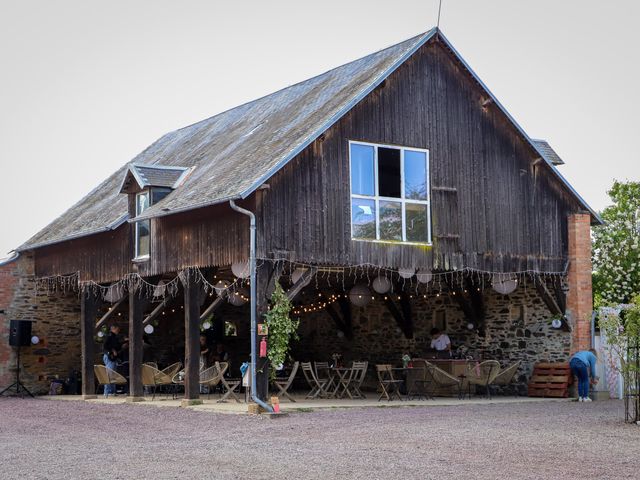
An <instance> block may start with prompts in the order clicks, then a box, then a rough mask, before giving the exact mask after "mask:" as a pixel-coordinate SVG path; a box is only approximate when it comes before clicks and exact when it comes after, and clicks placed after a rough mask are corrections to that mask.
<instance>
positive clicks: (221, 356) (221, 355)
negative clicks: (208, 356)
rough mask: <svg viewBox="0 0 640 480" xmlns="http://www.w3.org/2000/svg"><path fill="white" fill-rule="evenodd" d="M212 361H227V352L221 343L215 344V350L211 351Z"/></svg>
mask: <svg viewBox="0 0 640 480" xmlns="http://www.w3.org/2000/svg"><path fill="white" fill-rule="evenodd" d="M213 361H214V362H227V361H229V354H228V353H227V351H226V350H225V348H224V345H223V344H222V343H218V344H217V345H216V351H215V352H214V353H213Z"/></svg>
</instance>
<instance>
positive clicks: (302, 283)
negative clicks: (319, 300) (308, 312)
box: [287, 267, 318, 301]
mask: <svg viewBox="0 0 640 480" xmlns="http://www.w3.org/2000/svg"><path fill="white" fill-rule="evenodd" d="M317 271H318V269H317V268H316V267H309V268H308V269H307V271H306V272H304V273H303V274H302V276H301V277H300V278H299V279H298V281H297V282H296V283H295V284H293V285H292V286H291V288H290V289H289V290H287V298H288V299H289V301H292V300H293V299H294V298H296V297H297V296H298V294H299V293H300V292H301V291H302V289H303V288H304V287H306V286H307V284H308V283H309V281H311V279H312V278H313V277H314V276H315V274H316V272H317Z"/></svg>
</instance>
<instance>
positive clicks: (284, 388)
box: [271, 362, 300, 403]
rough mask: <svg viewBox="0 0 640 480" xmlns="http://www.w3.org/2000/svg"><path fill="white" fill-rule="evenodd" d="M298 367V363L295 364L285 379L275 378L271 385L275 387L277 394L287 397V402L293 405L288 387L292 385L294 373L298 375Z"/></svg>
mask: <svg viewBox="0 0 640 480" xmlns="http://www.w3.org/2000/svg"><path fill="white" fill-rule="evenodd" d="M299 366H300V362H295V363H294V364H293V368H292V369H291V373H290V374H289V376H288V377H287V378H275V379H274V380H272V382H271V383H273V385H275V386H276V388H277V389H278V390H279V392H278V394H279V395H282V396H283V397H287V398H288V399H289V400H291V401H292V402H294V403H295V400H294V399H293V397H292V396H291V395H289V392H288V390H289V387H291V384H292V383H293V380H294V378H296V373H298V367H299Z"/></svg>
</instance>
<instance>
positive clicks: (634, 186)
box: [593, 181, 640, 307]
mask: <svg viewBox="0 0 640 480" xmlns="http://www.w3.org/2000/svg"><path fill="white" fill-rule="evenodd" d="M608 194H609V196H610V197H611V200H613V205H611V206H609V207H606V208H605V209H604V210H603V211H602V213H601V216H602V219H603V220H604V222H605V224H604V225H602V226H598V227H595V228H594V229H593V270H594V273H593V292H594V303H595V306H596V307H598V306H601V305H614V304H619V303H629V302H630V301H631V299H632V298H633V297H635V296H636V295H638V294H640V182H618V181H615V182H614V183H613V186H612V187H611V190H609V192H608Z"/></svg>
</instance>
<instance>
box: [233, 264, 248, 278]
mask: <svg viewBox="0 0 640 480" xmlns="http://www.w3.org/2000/svg"><path fill="white" fill-rule="evenodd" d="M231 271H232V272H233V274H234V275H235V276H236V277H238V278H247V277H248V276H249V275H250V274H251V269H250V268H249V262H235V263H233V264H231Z"/></svg>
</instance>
